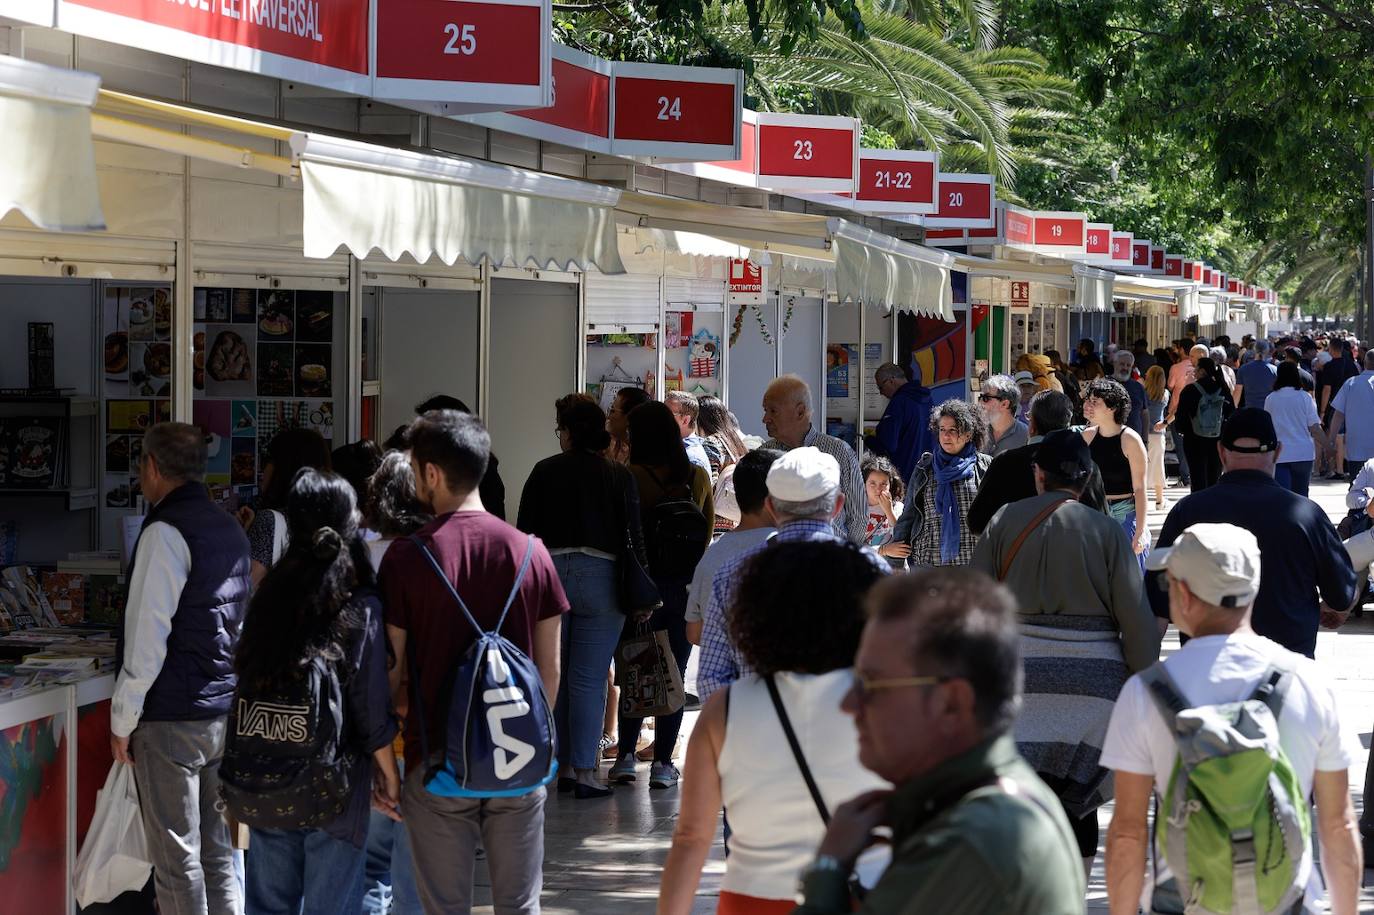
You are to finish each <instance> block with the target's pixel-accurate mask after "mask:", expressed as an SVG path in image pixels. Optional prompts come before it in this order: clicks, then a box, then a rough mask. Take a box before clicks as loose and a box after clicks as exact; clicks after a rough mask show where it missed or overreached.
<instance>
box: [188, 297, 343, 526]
mask: <svg viewBox="0 0 1374 915" xmlns="http://www.w3.org/2000/svg"><path fill="white" fill-rule="evenodd" d="M340 299H341V296H339V295H338V294H336V293H333V292H328V291H321V290H307V289H230V288H222V287H211V288H204V289H197V290H196V291H195V297H194V300H195V316H196V325H195V347H196V357H195V358H196V378H195V388H196V392H195V398H194V402H193V405H192V421H193V422H194V423H195V424H196V425H198V426H200V427H201V429H202V430H204V432H205V436H206V440H207V441H208V442H209V443H210V466H209V472H208V474H207V477H206V479H207V482H208V483H209V485H210V489H211V493H212V494H213V495H214V496H215V498H216V499H217V500H218V501H220V502H223V503H225V504H227V505H229V506H230V507H231V508H232V507H237V506H238V505H240V504H247V503H249V502H251V501H252V499H253V497H255V496H256V495H257V493H258V487H259V485H260V483H261V480H262V470H263V467H264V466H265V464H266V452H267V447H268V445H269V444H271V442H272V438H273V436H275V435H276V434H277V433H278V432H280V431H282V430H283V429H290V428H295V427H302V426H303V427H306V428H310V429H314V430H316V431H317V432H319V433H320V434H321V435H322V436H324V438H325V440H326V441H329V442H330V444H331V447H332V446H333V439H334V397H335V396H336V393H337V392H336V391H335V390H334V385H335V374H336V372H337V371H339V370H340V367H339V366H337V365H336V362H335V355H336V353H337V352H340V349H339V348H338V347H336V346H335V342H336V340H335V337H336V334H338V333H341V332H342V331H343V326H342V323H341V321H340V320H338V319H339V316H340V309H341V306H342V303H341V301H340Z"/></svg>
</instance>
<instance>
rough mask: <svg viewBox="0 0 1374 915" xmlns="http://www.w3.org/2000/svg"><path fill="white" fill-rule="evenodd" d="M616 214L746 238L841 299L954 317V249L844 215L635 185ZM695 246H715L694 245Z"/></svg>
mask: <svg viewBox="0 0 1374 915" xmlns="http://www.w3.org/2000/svg"><path fill="white" fill-rule="evenodd" d="M616 216H617V218H618V219H619V220H620V222H621V223H622V224H623V225H626V226H630V227H632V228H634V229H636V230H638V229H656V230H660V231H662V232H664V233H665V238H666V237H667V235H666V233H676V236H677V237H678V238H684V237H685V238H688V239H691V238H695V237H697V236H708V237H710V238H713V239H717V240H719V241H721V242H724V243H725V244H726V248H725V249H722V250H723V251H727V252H728V248H729V246H730V245H741V246H747V247H748V248H750V249H751V251H752V253H751V255H750V256H751V258H753V259H754V260H755V261H761V259H762V258H763V257H765V256H767V257H768V258H770V259H771V262H772V264H773V265H774V266H775V267H779V268H780V269H781V270H782V272H783V277H784V283H786V276H787V274H788V273H789V272H790V273H792V274H794V275H795V276H796V278H797V280H798V282H796V283H794V284H793V285H799V286H803V287H805V288H807V289H815V290H817V291H823V290H833V291H834V292H835V293H836V295H837V297H838V298H839V300H840V301H842V302H865V303H867V304H871V305H879V306H882V307H885V308H896V309H898V310H902V311H912V312H917V313H920V314H925V315H929V316H931V317H938V318H941V319H943V320H945V321H952V320H954V305H953V291H952V286H951V284H950V279H949V271H950V270H951V269H957V267H956V265H955V259H954V257H953V256H952V255H949V254H946V253H945V252H943V251H936V250H934V249H932V248H924V247H922V246H920V245H915V244H911V243H910V242H904V241H900V240H898V239H895V238H893V237H891V236H889V235H885V234H883V233H881V232H876V231H874V230H872V229H867V228H865V227H863V226H859V225H856V224H854V223H852V222H849V221H847V220H844V219H836V218H826V217H824V216H816V215H814V214H809V213H788V212H779V211H776V210H761V209H753V208H749V207H733V206H726V205H724V204H712V203H701V202H697V201H690V200H682V199H680V198H676V197H664V196H659V195H655V194H643V193H632V192H626V193H625V194H623V195H622V196H621V198H620V203H619V204H618V206H617V214H616ZM679 243H681V242H679ZM684 253H687V252H684ZM690 253H702V254H711V253H715V252H713V251H711V250H709V246H697V248H696V250H694V251H692V252H690ZM728 256H738V255H734V254H729V255H728ZM832 273H833V281H832V278H831V274H832ZM779 285H783V284H782V283H780V284H779Z"/></svg>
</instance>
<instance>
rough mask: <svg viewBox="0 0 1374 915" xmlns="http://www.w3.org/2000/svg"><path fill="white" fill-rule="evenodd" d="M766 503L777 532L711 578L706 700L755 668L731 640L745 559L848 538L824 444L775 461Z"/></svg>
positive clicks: (703, 676)
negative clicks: (840, 528)
mask: <svg viewBox="0 0 1374 915" xmlns="http://www.w3.org/2000/svg"><path fill="white" fill-rule="evenodd" d="M764 504H765V507H766V508H767V511H768V513H769V514H770V515H772V516H773V522H774V524H775V526H776V527H777V529H778V533H777V536H775V537H773V538H771V539H770V540H768V541H766V542H764V543H760V544H758V545H757V546H755V547H754V548H753V549H750V550H748V551H746V552H743V553H740V554H739V555H738V556H736V557H735V558H734V559H732V560H730V561H729V562H727V563H726V564H725V565H723V566H721V567H720V569H719V570H718V571H717V572H716V575H715V578H713V579H712V581H711V599H710V602H709V603H707V605H706V611H705V613H704V614H703V619H702V630H701V658H700V661H699V666H698V668H697V691H698V693H699V694H700V696H701V701H702V703H703V704H705V702H706V700H707V699H708V698H710V696H711V694H712V693H713V692H715V691H716V690H718V689H720V688H721V687H722V686H725V685H727V684H729V683H732V682H733V681H735V680H738V679H739V678H740V677H741V676H743V675H744V674H747V673H749V669H748V667H747V666H746V665H745V663H744V661H743V659H742V658H741V657H740V655H739V653H738V652H737V651H736V649H735V646H734V645H732V644H731V642H730V636H729V626H728V621H727V619H726V616H727V613H728V611H729V609H730V606H731V604H733V603H734V590H735V586H736V583H737V582H738V581H739V578H740V573H741V570H742V569H743V568H744V565H745V563H747V562H748V561H749V560H750V559H751V558H752V557H753V556H754V555H755V554H756V553H758V552H759V551H760V550H766V549H767V548H768V546H769V544H771V543H775V542H776V543H790V542H793V541H801V540H827V541H832V542H841V543H842V542H844V538H843V537H841V536H840V535H838V534H837V533H836V532H835V528H834V526H833V522H834V520H835V519H836V518H837V517H840V515H841V513H842V512H843V511H844V507H845V493H844V491H843V489H842V488H841V485H840V465H839V463H838V462H836V460H835V459H834V458H833V457H831V456H830V455H828V454H826V453H825V452H823V451H821V450H820V449H818V448H813V447H810V446H806V447H802V448H793V449H792V450H791V451H788V452H787V453H785V454H783V455H782V457H780V458H778V459H777V460H776V461H774V462H773V466H771V467H770V468H768V498H767V500H766V501H765V503H764ZM863 551H864V553H865V554H866V555H867V556H868V557H869V558H870V559H871V560H872V562H873V564H874V565H875V566H877V567H878V568H879V569H881V570H882V571H883V572H888V571H889V570H890V567H889V566H888V563H887V560H885V559H882V558H881V557H879V556H878V554H877V553H875V552H873V551H872V550H870V549H868V548H867V547H865V548H864V550H863Z"/></svg>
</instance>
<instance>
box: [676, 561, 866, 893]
mask: <svg viewBox="0 0 1374 915" xmlns="http://www.w3.org/2000/svg"><path fill="white" fill-rule="evenodd" d="M881 577H882V573H881V572H879V571H878V569H877V567H876V566H875V565H874V564H873V562H872V561H871V560H870V559H869V558H867V557H865V556H864V555H863V554H862V553H861V552H860V551H859V550H858V548H856V547H854V546H851V545H847V544H839V543H833V542H800V543H782V544H778V545H776V546H773V547H770V548H769V549H766V550H764V551H762V552H761V553H759V554H758V555H757V556H756V557H754V558H753V559H752V560H751V561H750V562H749V563H748V564H747V565H746V566H745V569H744V573H743V577H742V578H741V579H740V583H739V587H738V589H737V591H736V594H735V603H734V607H733V608H731V612H730V628H731V636H732V638H733V640H734V642H735V644H736V645H737V646H739V650H740V653H741V654H742V655H743V656H744V659H745V661H746V662H747V663H748V665H749V667H750V668H751V669H752V670H753V671H754V674H753V675H751V676H748V677H745V678H744V679H742V680H739V681H736V682H735V683H732V684H730V685H729V686H727V687H725V688H723V689H721V690H719V691H718V692H717V693H716V694H715V695H713V696H712V697H711V698H710V699H709V700H708V701H707V703H706V706H705V708H704V709H703V710H702V713H701V717H700V718H699V719H698V721H697V724H696V727H695V728H694V729H693V731H692V738H691V740H690V742H689V743H688V745H687V763H686V775H687V778H686V779H685V780H684V781H683V794H682V806H681V810H680V813H679V816H678V822H677V828H676V829H675V830H674V833H673V847H672V850H671V851H670V852H669V853H668V860H667V862H666V863H665V864H664V869H663V882H662V885H661V887H660V889H659V897H658V911H659V913H661V915H687V913H689V912H691V911H692V906H693V904H694V902H695V898H694V897H695V895H696V889H697V884H698V882H699V881H700V878H701V868H702V865H703V864H704V863H705V860H706V856H707V854H708V852H709V851H710V849H711V845H712V843H713V842H714V840H715V833H716V826H717V825H718V822H719V819H720V811H721V807H722V806H724V807H725V809H726V810H727V811H728V812H729V814H728V815H729V819H730V855H729V857H728V858H727V859H726V871H725V879H724V881H723V882H722V884H721V892H720V901H719V903H718V905H717V908H716V912H717V915H745V913H748V915H774V913H777V915H783V913H789V912H791V911H792V910H793V908H795V906H796V898H795V895H796V886H797V875H798V874H799V873H800V872H801V871H802V870H803V869H804V868H805V866H806V865H807V864H808V863H809V862H810V861H811V860H812V859H813V858H814V857H815V853H816V846H817V845H818V844H819V843H820V840H821V838H822V836H824V834H825V821H824V818H823V815H822V813H821V812H820V810H819V809H818V807H817V805H816V801H815V800H814V799H813V798H812V796H811V793H810V791H809V789H808V787H807V784H806V781H805V779H804V777H803V776H802V773H801V765H802V764H803V762H804V764H805V766H806V768H807V769H808V770H809V771H810V774H811V776H812V778H813V779H814V781H815V784H816V787H817V788H818V789H819V792H820V796H821V799H822V801H823V802H824V804H825V806H826V808H827V813H826V814H825V815H826V816H828V813H829V811H831V810H834V809H835V807H837V806H839V805H840V804H841V803H843V802H845V801H847V800H849V799H850V798H851V797H854V796H856V795H858V794H862V793H863V792H865V791H870V790H874V789H881V788H886V787H888V785H887V784H886V783H885V782H884V781H883V780H882V779H880V778H879V777H878V776H876V775H874V774H873V773H871V772H869V771H868V770H866V769H865V768H864V767H863V766H862V765H860V764H859V743H858V735H857V732H856V731H855V728H854V721H853V719H852V718H850V717H849V716H848V715H846V714H845V713H844V712H842V711H841V710H840V702H841V700H843V699H844V697H845V696H846V694H848V693H849V691H850V690H851V689H855V688H856V686H855V682H854V677H853V672H852V665H853V661H854V654H855V652H856V651H857V650H858V644H859V636H860V634H861V633H862V631H863V626H864V614H863V600H864V595H865V594H867V592H868V590H869V588H871V587H872V586H873V585H874V584H875V583H876V582H877V581H878V579H879V578H881ZM770 684H771V686H772V688H773V689H776V700H775V698H774V696H773V695H772V690H770ZM874 686H875V687H876V688H881V684H874ZM775 702H776V704H775ZM784 715H785V716H786V721H787V724H786V725H784V723H783V716H784ZM789 729H790V731H791V732H792V735H793V736H794V737H795V739H796V749H795V750H792V749H789V748H790V746H791V741H790V740H789V738H788V731H789ZM797 753H800V757H801V759H800V760H799V759H798V758H797V755H796V754H797ZM887 858H888V853H887V851H886V849H879V850H874V851H870V852H869V853H867V854H866V855H865V856H864V857H863V858H861V859H860V861H859V866H858V873H859V876H860V878H861V880H863V882H864V883H865V884H866V885H867V886H872V885H873V884H874V882H875V881H876V879H877V876H878V874H879V873H880V872H881V870H882V868H883V867H884V866H885V865H886V862H887Z"/></svg>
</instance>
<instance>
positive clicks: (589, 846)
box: [476, 483, 1374, 915]
mask: <svg viewBox="0 0 1374 915" xmlns="http://www.w3.org/2000/svg"><path fill="white" fill-rule="evenodd" d="M1344 492H1345V487H1344V485H1343V484H1336V483H1321V484H1315V485H1314V487H1313V493H1312V495H1313V498H1315V499H1316V500H1317V501H1318V502H1320V503H1321V504H1322V506H1323V507H1325V508H1326V509H1327V510H1328V512H1329V513H1330V514H1331V515H1332V517H1333V519H1338V518H1339V517H1340V516H1341V515H1342V514H1343V513H1344V508H1343V506H1342V497H1343V495H1344ZM1183 495H1185V492H1184V491H1183V490H1179V489H1174V490H1171V491H1170V493H1169V502H1170V504H1172V503H1173V502H1175V501H1177V500H1178V499H1179V498H1182V496H1183ZM1150 521H1151V527H1152V529H1153V530H1154V531H1155V532H1156V533H1157V532H1158V529H1159V525H1160V524H1161V523H1162V522H1163V514H1160V515H1159V516H1157V517H1156V516H1155V515H1154V513H1153V512H1152V514H1151V518H1150ZM1177 648H1178V639H1177V636H1176V635H1175V634H1174V633H1172V632H1171V633H1170V635H1169V638H1168V640H1167V641H1166V643H1165V651H1166V652H1168V651H1173V650H1177ZM1317 659H1318V661H1319V662H1321V663H1322V665H1323V666H1324V667H1325V668H1326V671H1327V673H1328V675H1329V676H1330V677H1331V678H1333V680H1334V681H1335V682H1336V684H1337V692H1338V695H1339V700H1340V702H1341V713H1342V716H1343V718H1344V719H1345V720H1346V721H1348V722H1350V723H1351V727H1352V728H1353V729H1354V730H1355V731H1357V732H1358V733H1359V735H1360V742H1361V745H1362V746H1363V747H1364V750H1365V751H1366V752H1367V751H1368V748H1369V745H1370V728H1371V723H1374V614H1370V615H1367V616H1366V617H1365V619H1363V620H1352V621H1351V622H1350V623H1348V624H1347V625H1346V626H1345V627H1343V628H1342V630H1341V631H1340V632H1324V633H1322V634H1321V636H1320V638H1319V640H1318V647H1317ZM695 717H696V716H695V715H694V714H690V713H689V714H688V716H687V721H686V723H685V725H684V727H683V740H684V746H685V741H686V738H687V735H688V734H689V733H690V730H691V725H692V723H693V721H694V719H695ZM1364 767H1365V755H1361V756H1360V757H1359V758H1358V759H1357V760H1356V762H1355V765H1354V766H1353V767H1352V768H1351V781H1352V788H1353V790H1354V791H1355V799H1356V805H1357V807H1358V806H1359V804H1360V801H1361V797H1360V792H1361V790H1362V788H1363V786H1364ZM647 774H648V773H647V764H646V765H645V772H644V773H643V775H642V776H641V778H643V777H646V776H647ZM677 795H678V792H677V790H668V791H650V790H649V789H648V786H647V784H646V783H645V782H644V781H640V782H639V783H638V784H637V785H635V786H632V787H629V788H623V787H622V788H617V789H616V792H615V794H614V795H613V796H612V797H610V798H607V799H605V800H595V801H575V800H573V799H572V797H571V796H570V795H562V796H556V795H551V796H550V799H549V804H548V807H547V826H546V835H545V864H544V907H543V910H544V912H545V913H547V915H583V913H598V915H602V913H605V915H612V913H643V912H652V911H653V908H654V902H655V899H656V898H657V893H658V881H659V874H660V871H661V867H662V864H663V860H664V858H665V856H666V855H667V852H668V847H669V845H670V844H671V842H672V832H673V823H674V820H675V817H676V813H677ZM1110 814H1111V811H1110V807H1108V808H1107V809H1104V810H1103V816H1102V825H1103V828H1104V830H1105V827H1106V824H1107V822H1108V820H1109V818H1110ZM724 867H725V865H724V858H723V856H722V854H721V846H720V842H719V839H718V840H717V843H716V846H715V848H714V849H713V851H712V854H711V857H710V859H709V860H708V862H707V865H706V870H705V872H704V873H703V875H702V881H701V889H700V890H699V892H698V900H697V905H696V907H695V909H694V912H696V913H709V912H713V911H715V904H716V899H715V894H716V891H717V888H718V886H719V882H720V877H721V875H722V873H723V872H724ZM479 879H480V880H483V881H485V876H482V877H480V878H479ZM1366 882H1367V883H1374V871H1371V872H1367V874H1366ZM483 901H485V900H483ZM476 911H478V912H490V911H491V909H490V908H489V907H487V908H480V907H479V908H478V909H477V910H476ZM1088 911H1089V912H1090V913H1103V912H1106V911H1107V905H1106V885H1105V882H1104V875H1103V870H1102V856H1101V854H1099V855H1098V858H1097V865H1096V867H1095V868H1094V871H1093V876H1092V880H1091V881H1090V883H1089V888H1088ZM1361 911H1362V912H1374V893H1371V892H1370V891H1369V890H1366V892H1365V896H1364V898H1363V902H1362V905H1361Z"/></svg>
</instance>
